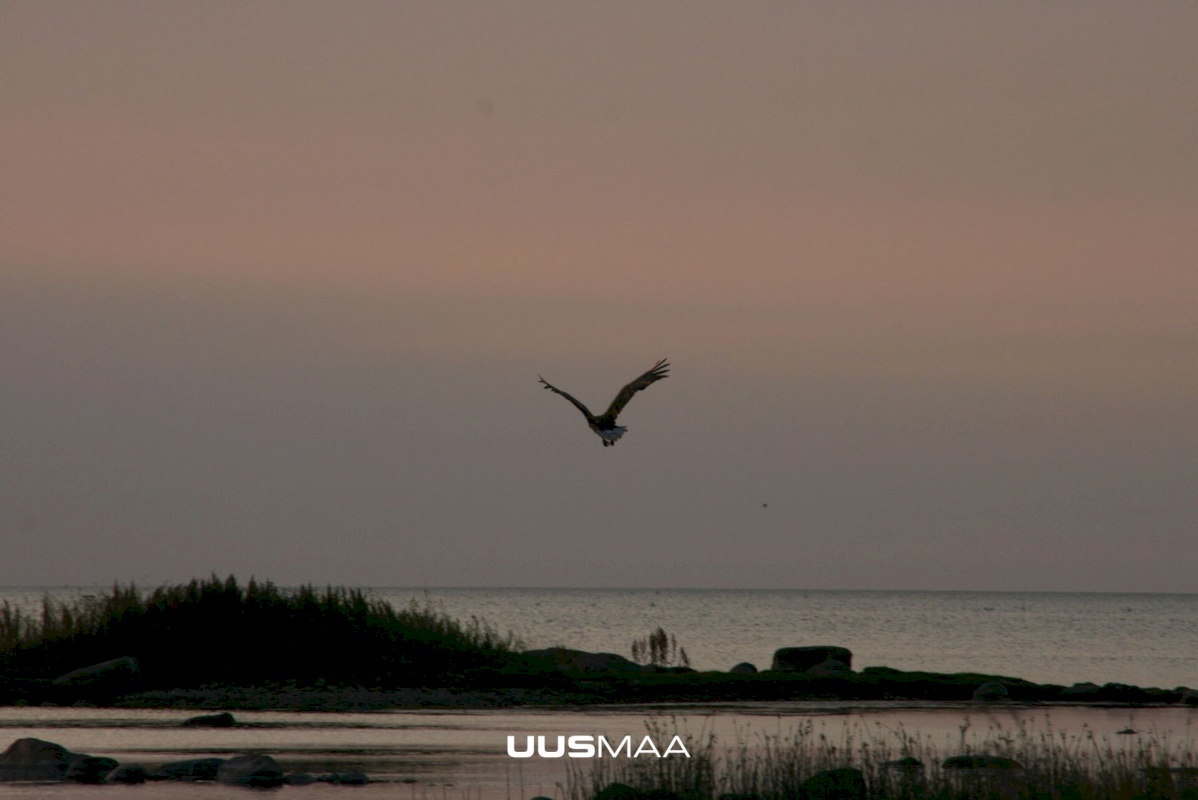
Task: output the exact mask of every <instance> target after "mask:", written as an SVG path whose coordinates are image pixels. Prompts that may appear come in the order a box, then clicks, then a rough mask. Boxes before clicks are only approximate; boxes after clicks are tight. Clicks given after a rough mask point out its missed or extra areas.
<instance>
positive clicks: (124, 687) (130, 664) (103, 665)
mask: <svg viewBox="0 0 1198 800" xmlns="http://www.w3.org/2000/svg"><path fill="white" fill-rule="evenodd" d="M50 685H51V686H57V687H60V688H64V689H71V690H86V691H88V692H105V693H112V694H118V693H122V692H130V691H134V690H136V689H137V688H138V687H139V686H140V685H141V668H140V667H138V665H137V659H136V658H133V657H132V656H125V657H123V658H114V659H112V660H111V661H102V662H100V663H99V664H92V665H91V666H89V667H81V668H80V669H76V670H72V671H71V672H68V673H66V674H65V675H59V676H58V677H57V678H55V679H54V680H52V681H50Z"/></svg>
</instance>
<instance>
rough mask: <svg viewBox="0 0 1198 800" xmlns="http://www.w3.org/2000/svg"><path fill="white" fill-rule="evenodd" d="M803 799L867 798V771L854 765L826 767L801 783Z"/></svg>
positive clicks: (848, 799) (800, 794)
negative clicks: (864, 771)
mask: <svg viewBox="0 0 1198 800" xmlns="http://www.w3.org/2000/svg"><path fill="white" fill-rule="evenodd" d="M799 797H800V798H802V800H865V773H863V772H862V771H861V770H859V769H854V768H853V767H841V768H840V769H826V770H824V771H823V772H817V773H815V774H814V775H812V776H811V777H810V778H808V779H807V780H805V781H803V782H802V783H801V784H799Z"/></svg>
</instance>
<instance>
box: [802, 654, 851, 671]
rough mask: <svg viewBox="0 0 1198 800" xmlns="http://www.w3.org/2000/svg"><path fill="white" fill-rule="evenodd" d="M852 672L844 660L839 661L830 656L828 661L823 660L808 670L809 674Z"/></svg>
mask: <svg viewBox="0 0 1198 800" xmlns="http://www.w3.org/2000/svg"><path fill="white" fill-rule="evenodd" d="M851 672H852V670H851V669H849V665H848V664H846V663H844V662H843V661H837V660H836V659H834V658H830V659H828V660H827V661H821V662H820V663H818V664H816V665H815V666H814V667H812V668H811V669H809V670H807V674H808V675H848V674H850V673H851Z"/></svg>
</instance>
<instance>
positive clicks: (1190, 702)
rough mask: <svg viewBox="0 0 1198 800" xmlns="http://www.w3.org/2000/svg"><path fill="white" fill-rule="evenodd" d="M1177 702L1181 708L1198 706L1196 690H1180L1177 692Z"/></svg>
mask: <svg viewBox="0 0 1198 800" xmlns="http://www.w3.org/2000/svg"><path fill="white" fill-rule="evenodd" d="M1177 702H1178V703H1180V704H1181V705H1183V706H1198V689H1185V688H1183V689H1181V690H1180V691H1179V692H1178V696H1177Z"/></svg>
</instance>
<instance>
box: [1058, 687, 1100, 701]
mask: <svg viewBox="0 0 1198 800" xmlns="http://www.w3.org/2000/svg"><path fill="white" fill-rule="evenodd" d="M1101 691H1102V687H1101V686H1099V685H1098V684H1097V683H1075V684H1073V685H1072V686H1066V687H1065V688H1064V689H1062V690H1061V693H1060V697H1062V698H1064V699H1066V700H1085V699H1088V698H1093V697H1094V696H1095V695H1097V694H1098V693H1099V692H1101Z"/></svg>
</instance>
